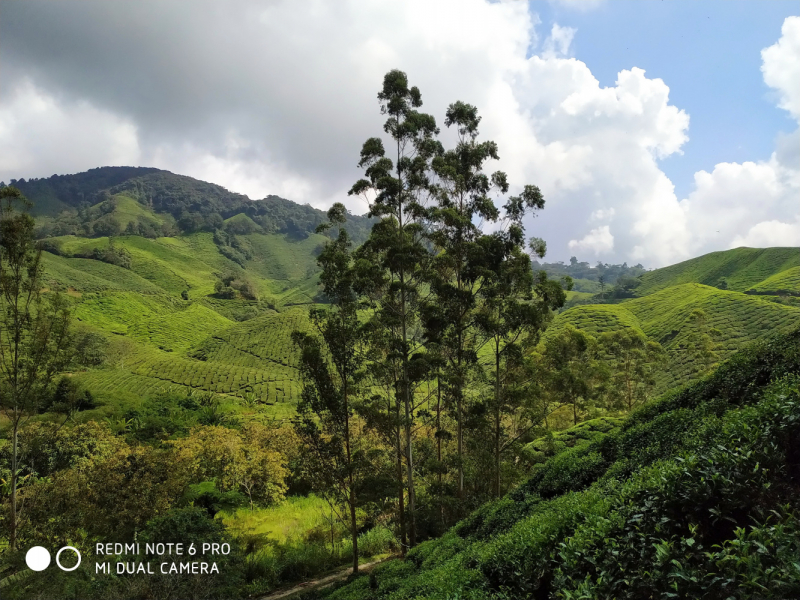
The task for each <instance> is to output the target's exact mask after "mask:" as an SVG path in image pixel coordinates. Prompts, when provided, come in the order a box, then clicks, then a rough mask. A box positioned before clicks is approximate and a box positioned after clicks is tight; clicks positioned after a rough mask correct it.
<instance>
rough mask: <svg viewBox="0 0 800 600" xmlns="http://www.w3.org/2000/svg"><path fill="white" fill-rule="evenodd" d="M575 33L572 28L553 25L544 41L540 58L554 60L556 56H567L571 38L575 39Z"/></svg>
mask: <svg viewBox="0 0 800 600" xmlns="http://www.w3.org/2000/svg"><path fill="white" fill-rule="evenodd" d="M576 31H577V29H573V28H572V27H561V26H559V24H558V23H553V28H552V29H551V30H550V35H549V36H548V37H547V39H546V40H545V41H544V48H543V49H542V57H544V58H555V57H557V56H567V55H569V47H570V44H572V38H574V37H575V32H576Z"/></svg>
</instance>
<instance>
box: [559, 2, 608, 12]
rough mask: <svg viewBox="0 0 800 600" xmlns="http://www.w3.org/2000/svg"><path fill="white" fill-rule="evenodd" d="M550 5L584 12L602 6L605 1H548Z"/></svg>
mask: <svg viewBox="0 0 800 600" xmlns="http://www.w3.org/2000/svg"><path fill="white" fill-rule="evenodd" d="M550 3H551V4H554V5H556V6H563V7H564V8H568V9H571V10H577V11H581V12H585V11H589V10H594V9H595V8H598V7H599V6H602V5H603V4H605V0H550Z"/></svg>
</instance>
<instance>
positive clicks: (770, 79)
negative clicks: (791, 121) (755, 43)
mask: <svg viewBox="0 0 800 600" xmlns="http://www.w3.org/2000/svg"><path fill="white" fill-rule="evenodd" d="M761 60H762V61H763V63H762V65H761V72H762V73H763V74H764V82H765V83H766V84H767V85H768V86H770V87H772V88H775V89H776V90H778V94H779V96H780V100H779V102H778V106H780V107H781V108H783V109H785V110H788V111H789V112H790V113H791V115H792V116H793V117H794V118H795V119H798V120H800V17H787V18H786V20H785V21H784V22H783V27H781V38H780V39H779V40H778V41H777V42H776V43H775V44H773V45H772V46H770V47H769V48H764V49H763V50H762V51H761Z"/></svg>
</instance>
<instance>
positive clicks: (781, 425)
mask: <svg viewBox="0 0 800 600" xmlns="http://www.w3.org/2000/svg"><path fill="white" fill-rule="evenodd" d="M770 382H772V383H770ZM799 384H800V330H795V331H794V332H792V333H790V334H787V335H783V336H776V337H774V338H771V339H769V340H766V341H763V342H760V343H757V344H754V345H753V346H751V347H750V348H748V349H747V350H744V351H742V352H740V353H738V354H737V355H736V356H734V357H733V358H732V359H730V360H729V361H727V362H726V363H723V364H722V365H720V367H719V368H718V369H717V371H715V372H714V374H712V375H711V376H709V377H707V378H706V379H704V380H703V381H701V382H698V383H696V384H694V385H692V386H689V387H686V388H684V389H683V390H681V391H679V392H675V393H671V394H668V395H667V396H666V397H664V398H663V399H662V400H660V401H659V402H656V403H651V404H649V405H647V406H645V407H643V408H641V409H639V410H638V411H636V412H635V413H634V414H633V415H632V416H631V417H630V418H629V419H627V420H626V422H625V423H624V425H623V427H622V428H619V429H611V430H609V432H608V433H607V434H605V435H602V436H598V437H597V438H596V439H595V440H593V441H590V442H588V443H586V444H576V445H575V446H574V447H573V448H571V449H565V450H562V451H561V452H557V453H556V454H555V455H554V456H553V457H552V458H550V459H549V460H547V462H545V463H544V464H543V465H541V466H538V467H537V468H536V470H535V472H534V475H533V477H532V478H531V479H530V480H529V481H528V482H526V483H525V484H524V485H522V486H520V487H519V488H517V489H516V490H515V491H513V492H512V493H510V494H509V495H508V496H506V497H505V498H503V499H500V500H498V501H496V502H493V503H489V504H487V505H485V506H484V507H482V508H481V509H480V510H479V511H477V512H476V513H473V515H471V516H470V517H469V518H468V519H467V520H465V521H463V522H462V523H461V524H459V525H458V526H457V527H456V528H454V529H453V530H452V531H451V532H449V533H447V534H446V535H445V536H444V537H442V538H441V539H440V540H436V541H432V542H427V543H425V544H423V545H421V546H420V547H418V548H417V549H415V550H414V551H412V552H410V553H409V555H408V559H407V560H406V561H405V563H400V564H393V565H387V566H385V567H379V568H378V569H377V570H376V571H375V574H374V576H373V577H372V579H371V583H369V582H367V581H365V578H364V579H361V580H357V581H355V582H353V583H351V584H349V585H345V586H343V587H341V588H340V589H338V590H336V591H334V592H332V593H329V594H325V595H326V596H328V597H331V598H337V599H349V598H367V597H369V598H371V599H380V598H410V597H425V598H441V599H445V598H448V597H450V598H452V597H454V595H457V597H465V598H469V597H475V598H478V597H481V598H483V597H496V598H504V599H512V598H519V599H522V598H530V597H540V598H597V597H616V598H631V599H633V598H641V597H659V598H671V597H675V598H686V597H708V598H742V599H744V598H753V597H760V598H774V599H776V600H777V599H778V598H788V597H794V596H796V595H797V594H798V593H800V569H798V568H797V566H796V562H797V558H796V557H797V551H798V548H799V547H800V542H798V539H800V537H798V534H800V529H798V527H800V519H798V517H797V514H798V513H797V510H798V508H800V507H798V506H797V504H796V494H795V492H794V490H795V489H796V478H797V473H798V468H800V467H799V465H800V462H798V457H800V451H798V446H797V439H798V435H799V434H800V387H799ZM543 443H546V442H543ZM367 590H368V591H369V593H368V594H367V593H366V591H367ZM654 590H657V591H658V595H657V596H653V595H652V594H653V591H654Z"/></svg>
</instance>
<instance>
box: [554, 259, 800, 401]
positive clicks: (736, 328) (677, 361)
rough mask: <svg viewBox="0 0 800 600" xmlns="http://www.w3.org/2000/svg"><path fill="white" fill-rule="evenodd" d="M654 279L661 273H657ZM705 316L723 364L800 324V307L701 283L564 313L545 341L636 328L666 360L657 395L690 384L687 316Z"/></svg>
mask: <svg viewBox="0 0 800 600" xmlns="http://www.w3.org/2000/svg"><path fill="white" fill-rule="evenodd" d="M654 273H657V271H655V272H654ZM695 309H700V310H703V311H705V313H706V314H707V316H708V324H709V327H712V328H716V329H718V330H719V331H720V332H721V334H722V336H721V338H720V339H719V341H718V344H719V352H720V357H721V358H722V359H724V358H727V357H728V356H730V355H732V354H733V353H734V352H736V351H737V350H739V349H741V348H742V347H743V346H745V345H746V344H748V343H750V342H752V341H755V340H757V339H759V338H761V337H763V336H764V335H768V334H770V333H773V332H779V331H784V330H787V329H790V328H792V327H796V326H797V325H798V324H800V307H795V306H786V305H783V304H778V303H775V302H770V301H769V300H767V299H764V298H762V297H759V296H752V295H748V294H743V293H741V292H733V291H723V290H718V289H716V288H712V287H708V286H706V285H701V284H697V283H685V284H680V285H675V286H672V287H668V288H663V289H661V290H660V291H657V292H655V293H653V294H651V295H649V296H645V297H643V298H635V299H632V300H627V301H625V302H622V303H619V304H586V305H581V306H576V307H573V308H570V309H569V310H566V311H564V312H563V313H560V314H559V315H558V316H557V317H556V318H555V320H554V321H553V324H552V325H551V327H550V328H549V329H548V330H547V332H546V333H545V336H552V335H556V334H557V333H558V332H559V330H560V329H562V328H563V327H564V326H565V325H566V324H570V325H572V326H574V327H576V328H578V329H582V330H585V331H587V332H589V333H591V334H592V335H599V334H602V333H605V332H607V331H613V330H615V329H620V328H633V329H635V330H637V331H639V332H641V333H644V334H645V335H646V336H647V337H648V338H650V339H651V340H654V341H657V342H659V343H660V344H661V345H662V346H663V347H664V349H665V350H666V352H667V358H666V360H665V361H664V363H663V365H662V366H661V368H660V369H659V372H658V375H657V390H658V391H665V390H667V389H669V388H671V387H673V386H675V385H678V384H680V383H681V382H682V381H686V380H687V379H691V374H692V372H693V370H694V367H695V365H694V363H693V361H692V360H691V357H690V356H689V353H687V352H686V351H685V349H686V347H687V345H688V344H689V343H690V341H689V340H690V336H691V335H692V334H693V333H695V331H694V326H693V325H692V323H691V320H690V319H689V315H690V314H691V312H692V311H693V310H695Z"/></svg>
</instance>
